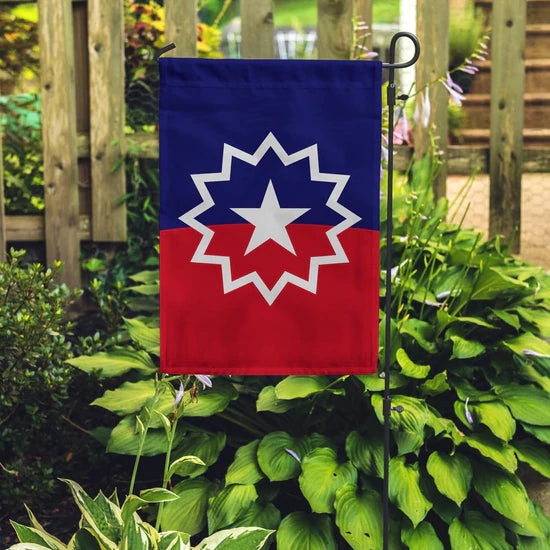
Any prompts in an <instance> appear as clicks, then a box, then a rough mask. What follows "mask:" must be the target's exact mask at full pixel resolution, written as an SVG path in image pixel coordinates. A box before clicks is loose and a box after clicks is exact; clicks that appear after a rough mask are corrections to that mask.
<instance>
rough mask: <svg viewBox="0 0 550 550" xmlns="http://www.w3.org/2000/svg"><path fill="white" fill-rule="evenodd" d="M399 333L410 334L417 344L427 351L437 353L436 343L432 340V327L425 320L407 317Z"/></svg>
mask: <svg viewBox="0 0 550 550" xmlns="http://www.w3.org/2000/svg"><path fill="white" fill-rule="evenodd" d="M401 333H402V334H408V335H409V336H412V338H413V339H414V340H416V342H417V343H418V345H419V346H420V347H421V348H422V349H424V350H426V351H427V352H428V353H437V345H436V343H435V342H434V329H433V327H432V325H430V324H429V323H426V321H420V320H419V319H407V320H406V321H405V322H404V323H403V324H402V325H401Z"/></svg>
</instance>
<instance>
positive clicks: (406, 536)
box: [401, 521, 445, 550]
mask: <svg viewBox="0 0 550 550" xmlns="http://www.w3.org/2000/svg"><path fill="white" fill-rule="evenodd" d="M401 540H402V541H403V544H406V545H407V548H408V549H409V550H428V549H429V550H445V549H444V547H443V543H442V542H441V540H439V537H438V536H437V534H436V532H435V530H434V528H433V527H432V526H431V524H430V523H428V522H426V521H423V522H422V523H420V524H419V525H418V527H417V528H416V529H413V528H412V527H409V526H405V528H404V529H403V530H402V531H401Z"/></svg>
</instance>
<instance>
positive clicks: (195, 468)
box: [174, 432, 226, 477]
mask: <svg viewBox="0 0 550 550" xmlns="http://www.w3.org/2000/svg"><path fill="white" fill-rule="evenodd" d="M225 441H226V435H225V434H224V433H222V432H219V433H216V434H213V433H210V432H193V433H188V434H186V435H185V436H184V437H183V439H182V441H181V443H180V444H179V445H178V446H177V449H176V451H175V454H174V456H175V457H177V458H179V457H183V456H195V457H198V458H200V459H201V460H202V461H203V463H204V464H203V465H202V466H201V465H199V464H197V463H192V462H189V461H188V462H186V463H182V464H180V466H179V468H178V471H177V472H175V473H177V474H178V475H180V476H190V477H197V476H199V475H201V474H202V473H204V472H205V471H206V470H207V469H208V467H210V466H212V464H215V463H216V462H217V460H218V457H219V456H220V453H221V452H222V450H223V449H224V447H225Z"/></svg>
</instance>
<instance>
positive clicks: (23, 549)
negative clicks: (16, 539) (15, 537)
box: [8, 542, 51, 550]
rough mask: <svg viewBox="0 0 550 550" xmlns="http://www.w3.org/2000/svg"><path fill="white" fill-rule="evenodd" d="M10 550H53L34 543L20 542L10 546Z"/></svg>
mask: <svg viewBox="0 0 550 550" xmlns="http://www.w3.org/2000/svg"><path fill="white" fill-rule="evenodd" d="M8 550H51V548H50V547H48V546H42V544H35V543H34V542H20V543H17V544H14V545H12V546H10V547H9V548H8Z"/></svg>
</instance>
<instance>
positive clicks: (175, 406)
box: [172, 380, 184, 409]
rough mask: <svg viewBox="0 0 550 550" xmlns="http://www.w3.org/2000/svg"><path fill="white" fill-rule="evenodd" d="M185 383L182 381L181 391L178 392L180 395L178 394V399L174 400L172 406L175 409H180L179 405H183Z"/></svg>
mask: <svg viewBox="0 0 550 550" xmlns="http://www.w3.org/2000/svg"><path fill="white" fill-rule="evenodd" d="M183 391H184V390H183V382H181V380H180V389H179V390H178V393H176V398H175V399H174V403H173V404H172V407H174V409H177V408H178V405H179V404H180V403H181V400H182V399H183Z"/></svg>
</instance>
